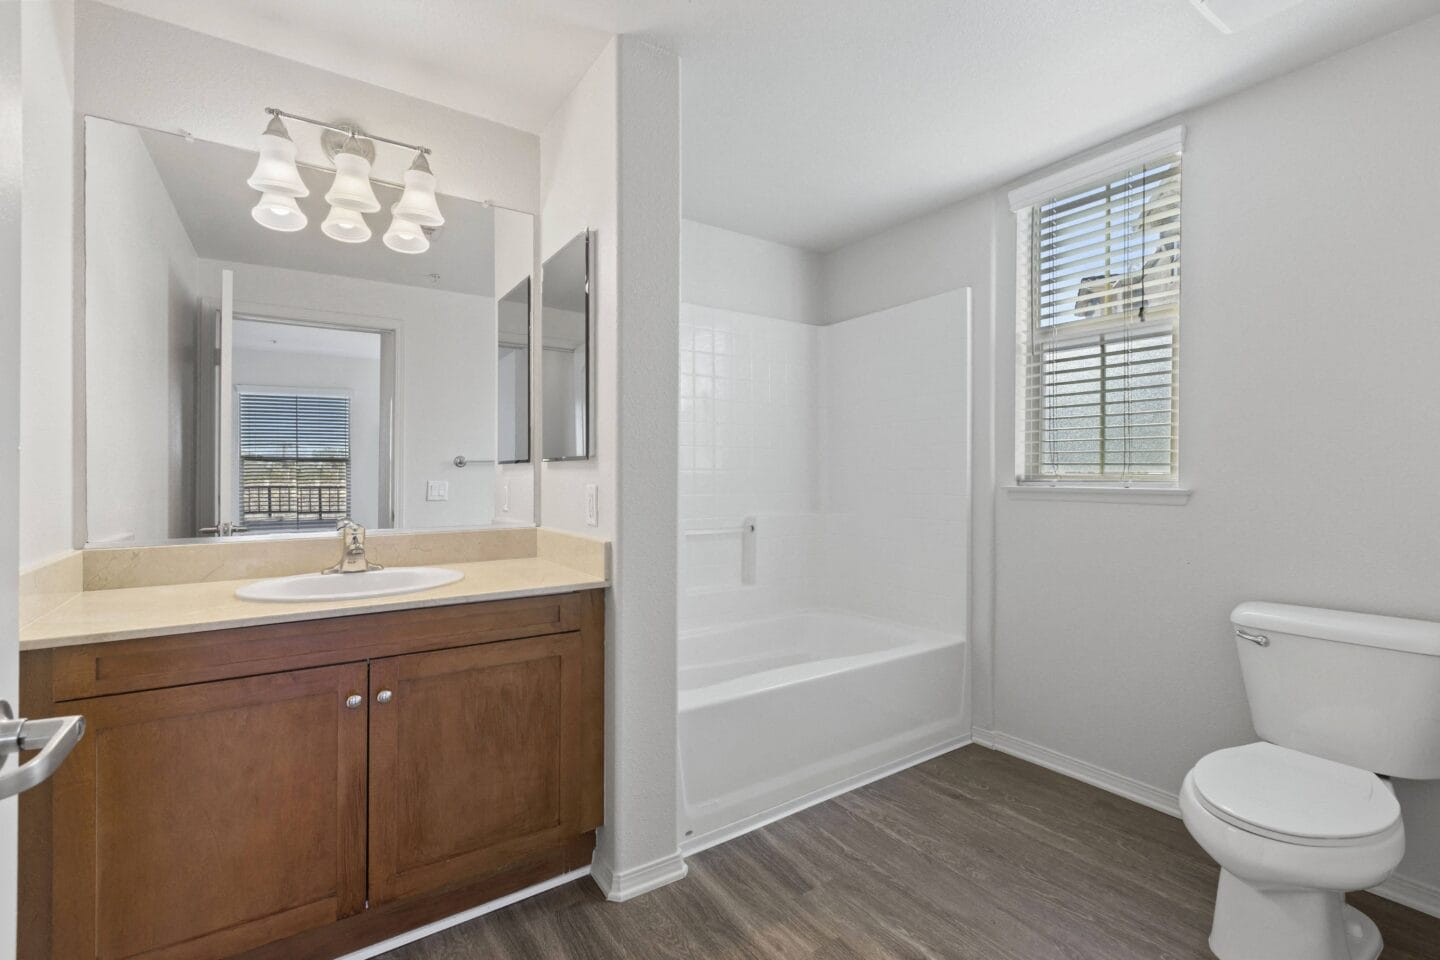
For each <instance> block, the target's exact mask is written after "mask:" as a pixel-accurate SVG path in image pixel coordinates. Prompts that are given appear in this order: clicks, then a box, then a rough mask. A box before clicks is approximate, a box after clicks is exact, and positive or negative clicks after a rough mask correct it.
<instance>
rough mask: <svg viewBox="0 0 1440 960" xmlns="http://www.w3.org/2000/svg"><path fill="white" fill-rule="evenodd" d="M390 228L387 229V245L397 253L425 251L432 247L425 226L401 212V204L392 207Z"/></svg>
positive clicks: (385, 238)
mask: <svg viewBox="0 0 1440 960" xmlns="http://www.w3.org/2000/svg"><path fill="white" fill-rule="evenodd" d="M390 213H391V218H390V229H388V230H386V231H385V237H384V240H385V246H387V247H389V248H390V249H391V250H394V251H395V252H396V253H409V254H415V253H424V252H425V251H426V250H429V249H430V238H429V237H427V236H426V235H425V228H424V227H422V226H421V225H420V224H418V223H416V222H415V221H413V220H410V219H407V218H406V217H404V216H402V215H401V214H400V204H398V203H397V204H395V206H393V207H391V208H390Z"/></svg>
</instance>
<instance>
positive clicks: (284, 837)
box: [53, 663, 367, 960]
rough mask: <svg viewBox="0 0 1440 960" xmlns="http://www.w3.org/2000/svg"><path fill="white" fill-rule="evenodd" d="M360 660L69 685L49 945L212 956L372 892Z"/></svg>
mask: <svg viewBox="0 0 1440 960" xmlns="http://www.w3.org/2000/svg"><path fill="white" fill-rule="evenodd" d="M365 681H366V666H365V664H363V663H359V664H347V665H342V666H334V667H323V668H320V669H315V670H298V671H294V672H291V673H281V674H271V675H268V676H260V677H252V678H249V679H243V680H225V681H218V682H214V683H201V684H194V685H191V686H185V687H174V688H171V689H166V690H155V691H149V692H144V693H131V694H123V695H119V696H110V697H97V698H95V699H91V700H83V701H76V702H74V703H73V704H71V705H70V706H73V708H74V710H75V712H78V713H83V714H84V715H85V718H86V721H87V724H88V727H87V730H86V734H85V738H84V739H83V740H82V741H81V742H80V744H79V745H78V746H77V747H76V749H75V752H74V753H73V754H72V756H71V757H70V759H69V761H68V762H67V763H66V764H65V766H64V767H62V768H61V770H60V771H59V773H57V774H56V777H55V781H54V789H55V793H54V807H53V810H54V836H55V844H54V845H55V860H54V873H53V892H54V905H55V921H54V926H53V947H54V955H55V956H56V957H57V958H85V960H90V958H102V960H121V958H145V960H208V958H219V957H229V956H232V955H234V954H237V953H240V952H242V951H244V950H247V949H249V948H251V947H254V946H257V945H260V944H264V943H268V942H271V941H273V940H278V939H280V938H283V937H286V936H289V935H291V934H295V933H298V932H300V931H303V930H307V929H310V928H312V927H317V926H322V925H325V924H328V923H332V922H334V921H335V920H337V919H339V918H341V917H345V916H348V915H350V914H353V913H356V912H358V911H360V910H362V909H364V906H365V833H364V831H365V761H366V736H367V730H366V713H367V709H366V704H365V702H364V701H363V699H357V705H356V706H355V707H353V708H351V707H347V706H346V699H347V697H350V696H351V695H358V696H359V697H363V695H364V692H365Z"/></svg>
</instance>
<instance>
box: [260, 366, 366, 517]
mask: <svg viewBox="0 0 1440 960" xmlns="http://www.w3.org/2000/svg"><path fill="white" fill-rule="evenodd" d="M239 420H240V522H241V523H242V524H243V525H245V526H247V527H249V528H251V529H252V530H257V529H267V530H273V529H278V528H286V529H307V528H323V527H329V526H332V525H333V524H334V523H335V521H337V520H340V519H343V518H344V517H346V516H347V515H348V514H349V510H350V398H349V397H335V396H319V395H309V394H299V395H294V394H276V393H242V394H241V395H240V411H239Z"/></svg>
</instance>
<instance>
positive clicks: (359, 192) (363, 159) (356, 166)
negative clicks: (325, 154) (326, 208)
mask: <svg viewBox="0 0 1440 960" xmlns="http://www.w3.org/2000/svg"><path fill="white" fill-rule="evenodd" d="M372 156H373V148H372ZM331 159H333V160H334V161H335V182H334V183H332V184H331V185H330V189H329V190H327V191H326V192H325V202H326V203H328V204H330V206H331V207H339V208H340V209H342V210H354V211H355V212H356V213H374V212H375V211H377V210H379V209H380V201H379V200H377V199H376V198H375V188H373V187H371V186H370V158H369V157H367V156H366V155H365V153H364V152H362V150H361V149H360V147H359V146H358V141H356V139H355V138H354V137H350V138H349V139H347V140H346V141H345V143H344V145H342V146H341V147H340V150H339V152H337V153H336V154H335V156H334V157H332V158H331Z"/></svg>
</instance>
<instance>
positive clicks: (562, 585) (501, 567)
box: [20, 557, 609, 652]
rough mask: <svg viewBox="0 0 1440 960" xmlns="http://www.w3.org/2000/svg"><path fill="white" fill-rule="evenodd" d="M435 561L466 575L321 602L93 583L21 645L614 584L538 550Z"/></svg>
mask: <svg viewBox="0 0 1440 960" xmlns="http://www.w3.org/2000/svg"><path fill="white" fill-rule="evenodd" d="M432 566H441V567H445V568H447V569H450V570H458V571H460V572H461V573H463V574H464V576H463V577H462V578H461V579H459V580H457V581H455V582H454V583H449V584H446V585H444V586H442V587H436V588H434V589H433V590H422V591H418V592H416V593H407V594H401V595H399V596H389V597H369V598H366V599H361V600H326V601H319V602H314V603H261V602H257V601H254V600H241V599H239V598H237V597H236V596H235V591H236V589H238V588H239V587H242V586H244V585H245V584H247V583H254V582H255V581H254V580H215V581H208V582H203V583H179V584H168V585H164V586H147V587H125V588H121V589H115V590H87V591H85V592H83V593H80V594H77V595H76V596H74V597H73V598H71V599H70V600H67V601H65V602H64V603H62V604H60V605H59V606H58V607H56V608H55V609H53V610H51V611H50V612H49V613H46V614H45V615H44V616H41V617H39V618H38V619H35V620H33V621H31V622H30V623H28V624H26V625H25V626H23V627H22V628H21V630H20V649H21V651H22V652H23V651H26V650H43V649H46V648H48V647H65V646H74V645H77V644H82V643H100V642H105V641H112V640H130V639H133V638H135V637H159V636H165V635H167V634H175V633H195V632H199V631H203V630H224V629H227V628H230V627H249V626H256V625H258V624H264V623H285V622H293V621H298V620H320V619H324V618H327V617H344V616H353V615H355V614H360V613H380V612H382V611H386V610H411V609H419V608H423V607H441V606H447V605H451V604H457V603H470V602H473V601H478V600H505V599H509V598H512V597H536V596H544V595H547V594H555V593H569V592H571V591H574V590H591V589H596V588H600V587H606V586H609V583H608V581H606V580H604V579H600V578H597V577H594V576H591V575H589V574H586V573H584V572H582V571H580V570H576V569H574V568H572V567H567V566H563V565H561V564H558V563H555V562H554V561H551V560H543V559H540V558H537V557H524V558H518V559H508V560H485V561H479V562H473V563H437V564H432Z"/></svg>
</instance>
